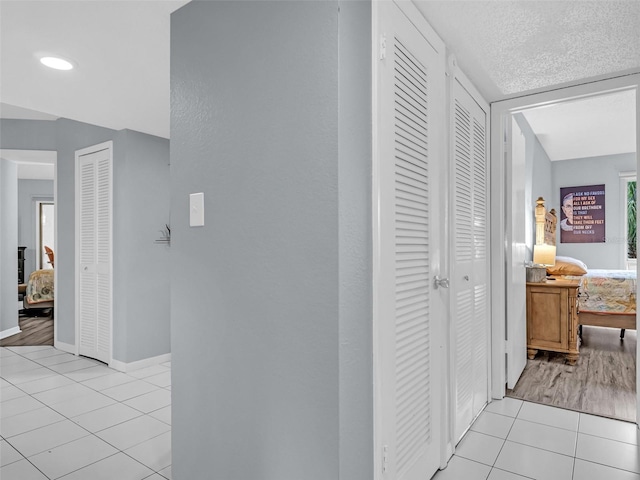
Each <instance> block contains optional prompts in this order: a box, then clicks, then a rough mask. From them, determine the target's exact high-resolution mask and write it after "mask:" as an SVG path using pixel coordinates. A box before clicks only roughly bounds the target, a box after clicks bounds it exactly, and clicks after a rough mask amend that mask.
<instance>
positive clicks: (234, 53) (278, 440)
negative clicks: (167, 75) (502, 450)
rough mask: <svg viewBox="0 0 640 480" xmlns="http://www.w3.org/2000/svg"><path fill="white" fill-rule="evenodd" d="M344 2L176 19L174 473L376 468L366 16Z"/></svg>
mask: <svg viewBox="0 0 640 480" xmlns="http://www.w3.org/2000/svg"><path fill="white" fill-rule="evenodd" d="M351 3H353V5H352V4H351ZM338 6H339V4H338V2H335V1H326V2H271V1H259V2H191V3H189V4H187V5H186V6H184V7H183V8H182V9H180V10H178V11H177V12H176V13H174V14H173V15H172V30H171V39H172V40H171V58H172V61H171V69H172V70H171V82H172V117H171V132H172V133H171V135H172V139H171V196H172V200H171V205H172V207H171V209H172V210H171V218H172V234H173V239H172V247H171V317H172V369H173V399H172V405H173V407H172V408H173V413H172V414H173V417H172V418H173V432H172V433H173V439H172V442H173V459H174V460H173V466H172V468H173V472H174V475H175V476H176V478H206V477H207V476H210V475H211V466H212V465H214V466H215V475H216V477H219V478H224V479H226V480H234V479H242V480H250V479H261V480H269V479H278V480H283V479H300V478H304V479H306V480H314V479H337V478H345V479H347V478H348V479H350V480H351V479H353V480H359V479H362V480H364V479H367V480H370V479H371V478H372V476H373V475H372V464H373V459H372V413H371V412H372V398H373V387H372V380H371V379H372V364H371V361H372V360H371V346H370V345H371V271H370V266H369V265H370V264H371V225H370V218H371V205H370V184H371V167H370V144H371V138H370V128H371V109H370V108H371V107H370V104H371V100H370V99H371V97H370V90H369V89H370V87H369V85H370V79H371V65H370V57H371V52H370V42H371V40H370V39H371V30H370V24H371V16H370V7H369V6H367V5H366V4H365V5H360V4H359V2H345V4H342V8H343V11H344V14H342V13H341V14H339V13H338ZM343 22H344V23H343ZM339 36H340V43H338V37H339ZM356 59H357V60H356ZM341 68H344V70H342V71H341ZM194 192H204V195H205V226H204V227H195V228H190V227H189V226H188V217H189V205H188V195H189V193H194ZM352 220H353V223H352V222H351V221H352ZM351 342H352V345H351V344H350V343H351ZM203 379H204V380H203ZM343 388H344V390H341V389H343Z"/></svg>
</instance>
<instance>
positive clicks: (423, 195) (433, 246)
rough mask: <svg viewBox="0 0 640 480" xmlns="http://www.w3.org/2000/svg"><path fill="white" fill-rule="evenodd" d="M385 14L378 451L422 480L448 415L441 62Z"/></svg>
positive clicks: (429, 43) (433, 464)
mask: <svg viewBox="0 0 640 480" xmlns="http://www.w3.org/2000/svg"><path fill="white" fill-rule="evenodd" d="M379 8H380V15H379V21H380V24H379V29H380V32H381V46H382V47H383V48H382V51H381V56H382V57H384V58H381V59H380V60H379V64H378V66H377V67H378V70H377V81H378V97H377V98H378V100H377V102H378V103H377V114H376V119H377V120H376V121H377V129H376V132H377V149H378V157H377V158H378V169H379V171H378V188H379V198H380V201H379V226H378V232H379V254H378V255H379V262H380V263H379V279H378V283H377V288H376V295H377V299H376V302H377V305H378V308H379V310H378V314H377V315H376V318H377V321H378V323H377V325H376V335H377V337H378V348H380V351H379V352H378V353H379V355H378V358H379V368H380V372H381V375H376V378H378V379H380V383H379V385H378V390H377V395H378V398H379V400H380V402H379V403H377V404H376V412H377V415H378V416H379V417H378V418H379V420H380V421H381V423H382V428H381V430H380V432H379V435H377V438H376V443H377V446H376V448H378V449H379V453H380V456H381V465H380V467H381V469H382V471H383V472H384V473H383V475H384V477H383V478H390V479H394V480H395V479H398V480H401V479H402V480H413V479H416V480H417V479H421V480H424V479H428V478H430V477H431V476H432V475H433V473H434V472H435V471H436V470H437V468H438V466H439V462H440V451H441V430H440V428H441V424H440V418H441V416H442V413H443V412H442V403H441V401H440V396H441V394H442V389H441V383H440V381H441V368H442V363H441V361H442V359H441V352H440V346H441V340H440V339H441V331H442V330H441V329H442V327H441V326H440V322H442V321H443V317H442V315H443V313H444V308H443V307H444V303H443V299H442V298H441V297H443V296H444V294H443V293H442V291H436V290H435V289H434V287H433V277H434V276H435V275H437V274H438V273H439V271H438V269H439V264H440V255H441V248H440V232H441V229H442V228H443V227H444V225H445V218H444V210H442V209H441V206H442V202H441V199H440V197H439V192H440V190H439V182H440V181H441V180H440V175H441V174H442V168H443V164H444V163H443V158H442V155H441V150H442V140H441V133H442V131H441V126H440V125H441V124H442V123H443V119H444V115H443V114H444V109H443V106H444V105H443V97H444V58H443V56H442V52H443V50H442V45H441V44H440V43H437V41H438V40H439V39H437V37H435V38H434V36H431V37H429V40H427V39H426V38H425V36H423V33H424V32H425V30H426V29H428V25H426V22H425V23H424V24H420V23H419V22H418V20H419V19H418V18H416V17H412V19H411V21H409V19H408V18H407V16H406V14H405V13H404V12H403V11H401V10H400V9H399V8H398V6H396V5H395V4H394V3H392V2H381V5H380V7H379ZM422 20H423V19H422ZM423 22H424V20H423ZM414 25H420V30H418V29H417V28H416V26H414ZM424 25H426V26H424ZM434 43H435V45H436V46H435V47H434V46H433V45H434Z"/></svg>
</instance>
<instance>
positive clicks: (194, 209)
mask: <svg viewBox="0 0 640 480" xmlns="http://www.w3.org/2000/svg"><path fill="white" fill-rule="evenodd" d="M189 226H190V227H202V226H204V193H202V192H201V193H192V194H190V195H189Z"/></svg>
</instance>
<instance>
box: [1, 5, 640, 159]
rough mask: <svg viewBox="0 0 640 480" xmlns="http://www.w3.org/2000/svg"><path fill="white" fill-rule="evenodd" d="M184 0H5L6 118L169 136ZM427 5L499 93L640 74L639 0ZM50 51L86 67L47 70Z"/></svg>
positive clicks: (439, 27) (477, 78)
mask: <svg viewBox="0 0 640 480" xmlns="http://www.w3.org/2000/svg"><path fill="white" fill-rule="evenodd" d="M185 3H187V0H166V1H165V0H138V1H136V0H110V1H97V0H96V1H89V0H85V1H60V0H42V1H31V0H21V1H9V0H0V59H1V64H0V66H1V67H2V68H0V102H1V103H0V116H2V117H4V118H16V115H28V114H29V112H26V113H25V112H24V111H23V110H20V109H28V110H31V111H35V112H43V113H45V114H47V115H49V116H51V118H55V117H67V118H71V119H74V120H79V121H83V122H87V123H92V124H96V125H100V126H104V127H108V128H113V129H117V130H119V129H123V128H129V129H132V130H138V131H141V132H145V133H149V134H153V135H158V136H161V137H165V138H168V137H169V38H170V31H169V26H170V13H171V12H172V11H174V10H176V9H177V8H179V7H181V6H182V5H184V4H185ZM416 3H417V5H418V8H419V9H420V10H422V12H423V13H424V14H425V16H426V17H427V19H428V21H429V22H430V23H431V24H432V26H433V27H434V29H435V30H436V31H437V32H438V33H439V35H440V36H441V37H442V38H443V40H444V41H445V43H446V44H447V45H448V46H449V47H450V50H451V52H452V53H454V54H455V55H456V58H457V60H458V64H459V65H460V66H461V68H462V69H463V70H464V71H465V73H467V75H468V76H469V77H470V78H471V80H472V81H473V83H474V84H475V85H476V86H477V87H478V89H479V90H480V92H481V93H482V94H483V95H484V97H485V99H486V100H488V101H490V102H492V101H497V100H501V99H504V98H509V97H513V96H517V95H519V94H522V93H525V92H527V93H528V92H533V91H540V90H544V89H548V88H550V87H554V86H557V85H559V84H560V85H564V84H575V83H579V82H581V81H582V80H584V79H593V78H602V77H609V76H613V75H618V74H622V73H629V72H640V1H637V0H631V1H624V0H614V1H605V0H600V1H582V0H571V1H540V0H538V1H521V0H502V1H452V0H448V1H431V0H417V2H416ZM45 52H46V53H52V54H58V55H62V56H65V57H68V58H69V59H71V60H73V61H74V62H76V63H77V68H76V69H74V70H72V71H70V72H60V71H54V70H50V69H47V68H45V67H43V66H41V65H40V64H39V63H38V61H37V58H36V57H37V54H38V53H45ZM3 104H4V105H3ZM7 105H8V106H9V107H7ZM592 106H593V105H592ZM13 107H19V110H18V111H17V112H16V110H15V108H13ZM593 107H595V106H593ZM11 110H13V111H11ZM565 114H566V115H571V114H572V113H571V112H570V111H568V112H563V113H562V115H565ZM558 115H560V113H558ZM574 120H575V119H572V118H569V117H567V118H566V119H564V123H565V124H572V122H573V121H574ZM616 121H619V120H615V119H612V120H611V123H614V122H616ZM560 123H562V122H560ZM544 134H545V135H547V136H548V137H549V138H550V137H552V136H554V135H559V134H557V133H555V132H553V131H546V132H545V133H544ZM562 135H564V133H563V134H562ZM561 138H564V137H561ZM545 148H546V147H545ZM570 155H571V154H570ZM590 156H592V155H590Z"/></svg>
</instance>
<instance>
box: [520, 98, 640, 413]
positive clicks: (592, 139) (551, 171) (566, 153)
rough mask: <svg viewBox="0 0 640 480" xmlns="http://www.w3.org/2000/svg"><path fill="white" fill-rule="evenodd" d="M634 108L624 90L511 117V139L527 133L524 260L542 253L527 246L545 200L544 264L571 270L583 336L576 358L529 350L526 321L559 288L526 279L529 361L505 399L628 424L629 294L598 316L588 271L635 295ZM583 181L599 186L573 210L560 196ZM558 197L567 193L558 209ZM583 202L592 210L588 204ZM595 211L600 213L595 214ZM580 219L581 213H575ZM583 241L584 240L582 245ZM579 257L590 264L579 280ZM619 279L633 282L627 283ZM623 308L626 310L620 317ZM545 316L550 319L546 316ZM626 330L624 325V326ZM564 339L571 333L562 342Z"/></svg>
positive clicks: (632, 344) (631, 404) (632, 346)
mask: <svg viewBox="0 0 640 480" xmlns="http://www.w3.org/2000/svg"><path fill="white" fill-rule="evenodd" d="M634 105H635V93H634V92H633V91H626V92H625V91H622V92H615V93H609V94H604V95H600V96H596V97H592V98H588V99H582V100H576V101H571V102H564V103H560V104H555V105H552V106H545V107H543V108H538V109H530V110H525V111H523V112H522V113H519V114H516V115H514V120H515V123H514V125H513V128H514V134H513V136H514V138H516V137H517V136H518V134H517V130H518V129H519V130H521V131H522V138H523V139H524V142H523V152H522V153H523V155H524V158H525V162H524V164H525V172H526V173H525V178H526V182H525V190H524V198H525V202H524V203H525V205H526V210H525V212H524V213H525V215H524V219H525V222H524V223H525V230H526V232H525V235H526V247H527V252H528V260H533V252H534V248H535V249H536V250H537V252H540V251H541V249H540V247H539V245H535V247H534V244H539V243H542V241H541V240H540V239H539V238H537V236H536V231H535V229H536V218H535V215H534V210H535V206H536V199H537V198H539V197H542V198H544V200H545V202H544V206H545V207H546V211H547V212H549V211H551V210H552V209H553V210H555V213H556V217H557V224H558V227H559V228H557V232H555V235H553V239H548V240H544V243H548V244H553V243H555V248H556V255H557V256H558V262H557V264H556V265H555V266H549V267H547V273H548V274H549V275H551V274H570V275H575V276H576V277H575V278H579V279H580V282H581V286H580V288H579V289H578V288H576V291H577V292H578V301H577V303H578V310H577V311H578V312H579V313H577V315H575V316H576V319H577V320H576V321H577V323H578V325H579V328H578V332H580V333H581V336H580V335H577V336H575V341H576V347H575V350H574V352H577V351H578V350H579V353H576V354H575V357H572V356H571V354H568V355H567V356H565V353H566V350H565V351H564V352H565V353H561V352H560V351H561V350H563V349H562V348H559V349H556V351H550V350H551V349H552V348H554V347H549V348H550V350H544V349H543V348H540V349H539V350H538V349H535V348H533V347H535V346H536V345H538V346H539V345H540V344H539V341H538V343H537V344H536V340H534V338H537V337H538V336H540V333H536V331H535V328H536V327H535V326H534V324H533V323H529V322H536V321H537V320H536V318H537V316H540V314H541V312H542V310H540V309H542V308H543V307H542V306H540V305H541V302H542V300H543V299H548V298H550V296H549V295H544V294H548V293H550V291H551V290H550V289H549V288H547V287H549V285H554V286H555V287H554V288H553V290H554V291H560V290H561V289H560V287H561V286H562V284H561V283H558V282H556V283H555V284H552V283H551V282H553V281H554V280H551V279H550V280H547V282H546V283H547V285H545V288H541V287H536V284H535V283H529V284H528V285H527V300H528V302H527V322H528V332H527V344H528V346H529V347H530V350H529V360H528V361H527V366H526V368H525V370H524V372H523V374H522V376H521V377H520V380H519V381H518V383H517V384H516V385H515V387H514V388H513V389H511V390H510V391H509V395H510V396H514V397H517V398H524V399H527V400H530V401H535V402H539V403H545V404H550V405H555V406H562V407H564V408H569V409H573V410H579V411H587V412H589V413H595V414H598V415H603V416H609V417H615V418H618V419H622V420H627V421H635V418H636V408H635V396H636V393H635V383H636V380H635V378H636V371H635V357H636V354H635V351H636V332H635V294H634V295H633V296H631V297H628V298H626V299H625V300H624V301H623V300H618V299H615V300H612V301H611V302H610V303H615V304H616V306H615V308H614V309H615V310H618V311H616V313H615V314H609V315H606V316H604V315H603V312H602V311H600V310H604V309H605V307H604V306H603V305H602V304H603V303H604V302H603V301H600V299H601V298H603V297H601V293H600V292H597V291H594V290H593V288H594V285H599V284H600V283H601V282H605V280H600V279H597V278H594V277H593V276H594V275H600V274H601V273H603V272H600V270H615V271H618V272H613V273H612V272H607V273H606V275H607V276H609V277H610V278H609V279H608V280H606V282H607V283H612V284H613V286H614V287H617V288H623V287H627V286H629V289H633V291H634V292H635V270H636V261H635V250H633V248H632V246H633V245H634V242H633V241H631V242H629V239H630V238H633V237H632V236H631V235H629V234H628V232H627V229H628V219H629V217H633V220H635V215H634V212H632V210H633V209H629V213H628V209H627V197H628V188H629V185H633V186H635V174H636V154H635V142H636V138H635V119H634V115H633V109H634ZM514 143H515V142H514ZM514 155H515V151H514ZM582 187H592V188H589V189H587V190H590V191H592V192H601V195H598V196H597V197H593V198H592V197H589V198H590V200H589V202H586V203H594V206H591V207H582V209H578V205H579V204H580V203H583V204H584V203H585V202H581V201H580V198H579V197H575V196H573V197H572V196H571V195H567V194H568V193H576V194H579V193H580V191H581V190H585V189H586V188H582ZM596 187H597V188H596ZM632 197H633V195H632ZM561 198H565V199H566V200H565V202H563V203H564V204H563V205H561ZM574 198H575V199H576V201H575V203H574V205H573V212H575V215H576V217H575V218H572V212H571V209H570V207H571V205H570V201H569V200H572V199H574ZM605 200H606V201H605ZM563 207H564V208H563ZM589 208H591V209H592V210H586V209H589ZM594 211H597V212H599V211H601V212H602V214H601V215H600V216H598V215H597V214H593V212H594ZM577 215H582V219H579V218H578V216H577ZM567 218H568V219H567ZM571 220H576V225H577V224H578V223H580V224H581V226H580V227H578V228H584V229H585V230H586V232H585V231H583V233H582V234H581V235H580V234H577V233H574V232H573V231H568V230H566V228H565V226H566V225H567V222H568V221H571ZM555 221H556V220H555V218H554V222H555ZM633 225H635V221H634V222H633ZM574 226H575V225H574ZM584 233H590V234H591V235H589V236H587V235H585V234H584ZM579 235H580V236H579ZM584 238H588V240H583V241H580V240H582V239H584ZM630 245H632V246H630ZM552 255H553V253H552ZM563 257H568V259H575V260H577V262H575V263H576V267H575V268H576V269H575V271H574V270H572V268H573V261H572V260H568V262H569V263H566V264H565V263H564V262H563V261H562V258H563ZM580 262H583V263H584V264H585V265H586V267H587V270H588V275H585V276H584V277H583V276H582V274H583V273H584V271H583V270H582V271H581V268H580ZM534 263H538V264H542V263H544V264H548V263H551V261H550V260H544V259H543V260H541V259H540V258H537V254H536V258H535V262H534ZM567 269H568V270H567ZM621 270H622V271H626V272H621ZM624 277H632V278H630V279H629V280H628V281H626V282H625V281H623V280H622V278H624ZM531 280H533V279H531ZM536 280H537V279H536ZM529 290H531V292H529ZM532 292H533V293H532ZM536 295H538V296H536ZM570 295H571V294H570ZM532 299H535V300H532ZM623 302H626V303H625V305H624V306H622V305H621V304H622V303H623ZM532 303H533V304H534V305H531V304H532ZM545 308H546V307H545ZM606 308H611V306H608V307H606ZM592 311H593V312H594V313H591V312H592ZM625 311H626V312H629V311H631V312H632V314H625V313H624V312H625ZM535 312H538V313H537V314H536V313H535ZM542 315H543V316H548V313H546V312H545V313H543V314H542ZM570 316H571V315H569V317H570ZM529 317H531V318H529ZM596 325H597V326H596ZM625 327H626V328H627V329H628V330H626V331H625ZM538 328H540V329H542V330H541V332H542V336H546V335H550V336H551V337H552V336H553V334H551V333H550V332H551V330H552V329H553V328H552V326H550V325H549V320H545V324H544V325H543V326H542V327H540V326H538ZM576 333H577V332H576ZM571 337H572V334H571V332H570V333H569V340H568V341H569V343H571ZM548 340H549V339H547V341H548ZM534 344H536V345H534ZM542 345H544V342H543V343H542ZM570 349H571V347H570ZM572 363H574V364H575V366H574V365H571V364H572Z"/></svg>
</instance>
